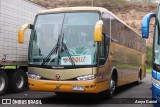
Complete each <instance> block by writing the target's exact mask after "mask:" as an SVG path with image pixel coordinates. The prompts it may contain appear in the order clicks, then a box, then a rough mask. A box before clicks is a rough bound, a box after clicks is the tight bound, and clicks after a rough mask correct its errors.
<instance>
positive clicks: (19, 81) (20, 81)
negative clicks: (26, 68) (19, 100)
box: [16, 75, 24, 88]
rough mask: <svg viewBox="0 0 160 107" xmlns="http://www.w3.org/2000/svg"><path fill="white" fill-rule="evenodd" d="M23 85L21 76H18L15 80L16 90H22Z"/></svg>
mask: <svg viewBox="0 0 160 107" xmlns="http://www.w3.org/2000/svg"><path fill="white" fill-rule="evenodd" d="M23 84H24V78H23V76H22V75H19V76H18V77H17V79H16V85H17V88H22V86H23Z"/></svg>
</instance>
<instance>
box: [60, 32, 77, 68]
mask: <svg viewBox="0 0 160 107" xmlns="http://www.w3.org/2000/svg"><path fill="white" fill-rule="evenodd" d="M63 39H64V33H63V35H62V48H64V50H66V51H67V55H68V58H69V60H70V62H71V63H72V65H74V66H75V62H74V61H73V59H72V57H71V54H70V53H69V50H68V48H67V46H66V44H65V43H64V42H63ZM61 50H62V49H60V51H61Z"/></svg>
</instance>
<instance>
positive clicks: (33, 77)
mask: <svg viewBox="0 0 160 107" xmlns="http://www.w3.org/2000/svg"><path fill="white" fill-rule="evenodd" d="M28 78H31V79H36V80H39V79H41V76H39V75H36V74H28Z"/></svg>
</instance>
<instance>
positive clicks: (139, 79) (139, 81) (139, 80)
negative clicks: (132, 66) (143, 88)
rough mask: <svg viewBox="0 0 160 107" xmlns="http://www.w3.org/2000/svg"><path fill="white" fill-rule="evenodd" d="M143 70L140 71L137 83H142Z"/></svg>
mask: <svg viewBox="0 0 160 107" xmlns="http://www.w3.org/2000/svg"><path fill="white" fill-rule="evenodd" d="M141 75H142V74H141V71H140V72H139V75H138V80H137V82H136V84H137V85H140V84H141Z"/></svg>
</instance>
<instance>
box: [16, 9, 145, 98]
mask: <svg viewBox="0 0 160 107" xmlns="http://www.w3.org/2000/svg"><path fill="white" fill-rule="evenodd" d="M27 28H29V29H31V36H30V41H29V51H28V84H29V88H30V90H33V91H46V92H55V93H56V94H57V95H60V93H61V94H63V93H100V92H102V93H104V94H103V95H104V96H108V97H110V98H111V97H112V96H113V94H114V92H115V89H116V88H117V87H118V86H122V85H125V84H128V83H132V82H137V83H138V84H139V83H140V82H141V80H142V79H143V78H144V77H145V76H146V72H145V57H146V55H145V48H143V47H145V43H146V42H145V39H143V38H141V36H140V35H139V34H138V33H137V32H135V31H134V30H133V29H132V28H131V27H129V26H128V25H127V24H125V23H124V22H123V21H122V20H120V19H119V18H118V17H116V16H115V15H114V14H113V13H111V12H110V11H108V10H107V9H105V8H101V7H64V8H55V9H48V10H44V11H42V12H40V13H38V14H37V16H36V17H35V21H34V24H24V25H22V27H21V28H20V29H19V32H18V41H19V43H23V42H24V32H25V30H26V29H27Z"/></svg>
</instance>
